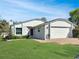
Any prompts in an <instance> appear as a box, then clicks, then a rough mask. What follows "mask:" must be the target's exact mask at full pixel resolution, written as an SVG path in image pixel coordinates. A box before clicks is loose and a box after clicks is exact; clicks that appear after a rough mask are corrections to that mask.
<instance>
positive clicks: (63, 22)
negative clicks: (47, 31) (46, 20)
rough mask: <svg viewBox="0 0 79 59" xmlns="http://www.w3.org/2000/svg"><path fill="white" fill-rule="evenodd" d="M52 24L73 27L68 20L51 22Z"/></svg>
mask: <svg viewBox="0 0 79 59" xmlns="http://www.w3.org/2000/svg"><path fill="white" fill-rule="evenodd" d="M50 26H62V27H71V24H69V23H67V22H66V21H54V22H50Z"/></svg>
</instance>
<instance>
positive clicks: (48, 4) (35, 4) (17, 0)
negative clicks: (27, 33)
mask: <svg viewBox="0 0 79 59" xmlns="http://www.w3.org/2000/svg"><path fill="white" fill-rule="evenodd" d="M78 7H79V0H0V18H4V19H6V20H8V21H9V20H13V21H25V20H30V19H34V18H41V17H46V18H47V20H53V19H56V18H66V19H67V18H69V12H70V11H72V10H74V9H76V8H78Z"/></svg>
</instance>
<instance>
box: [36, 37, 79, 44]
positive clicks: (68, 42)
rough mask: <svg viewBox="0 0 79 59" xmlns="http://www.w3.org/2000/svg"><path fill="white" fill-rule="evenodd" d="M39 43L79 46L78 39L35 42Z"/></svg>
mask: <svg viewBox="0 0 79 59" xmlns="http://www.w3.org/2000/svg"><path fill="white" fill-rule="evenodd" d="M36 41H38V42H40V43H57V44H76V45H79V38H61V39H51V40H49V39H48V40H36Z"/></svg>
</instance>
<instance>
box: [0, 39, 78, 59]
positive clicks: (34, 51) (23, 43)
mask: <svg viewBox="0 0 79 59" xmlns="http://www.w3.org/2000/svg"><path fill="white" fill-rule="evenodd" d="M77 54H79V46H78V45H77V46H76V45H58V44H53V43H38V42H36V41H33V40H31V39H26V40H17V41H10V42H5V41H0V59H74V56H75V55H77Z"/></svg>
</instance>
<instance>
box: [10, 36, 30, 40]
mask: <svg viewBox="0 0 79 59" xmlns="http://www.w3.org/2000/svg"><path fill="white" fill-rule="evenodd" d="M11 39H31V37H30V36H12V37H11Z"/></svg>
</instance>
